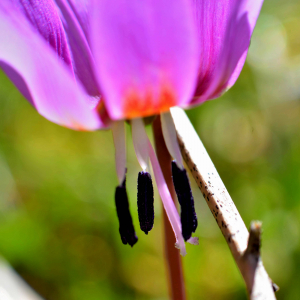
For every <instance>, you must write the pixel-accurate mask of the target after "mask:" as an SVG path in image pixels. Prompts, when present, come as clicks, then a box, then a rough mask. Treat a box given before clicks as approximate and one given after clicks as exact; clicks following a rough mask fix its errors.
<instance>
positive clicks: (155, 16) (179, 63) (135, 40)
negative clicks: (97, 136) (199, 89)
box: [91, 0, 198, 119]
mask: <svg viewBox="0 0 300 300" xmlns="http://www.w3.org/2000/svg"><path fill="white" fill-rule="evenodd" d="M91 44H92V50H93V54H94V57H95V61H96V71H97V74H98V79H99V85H100V88H101V91H102V92H103V96H104V102H105V105H106V107H107V109H108V113H109V115H110V117H111V118H112V119H124V118H134V117H140V116H148V115H153V114H157V113H160V112H162V111H166V110H167V109H168V108H169V107H171V106H174V105H180V104H185V103H187V102H188V100H189V99H190V97H191V96H192V93H193V90H194V86H195V80H196V73H197V66H198V63H197V61H198V56H197V53H198V49H197V46H198V42H197V39H196V29H195V24H194V21H193V18H192V10H191V4H190V0H176V1H173V0H143V1H141V0H131V1H128V0H114V1H111V0H101V1H97V0H94V1H93V7H92V16H91Z"/></svg>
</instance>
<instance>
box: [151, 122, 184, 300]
mask: <svg viewBox="0 0 300 300" xmlns="http://www.w3.org/2000/svg"><path fill="white" fill-rule="evenodd" d="M153 134H154V140H155V149H156V153H157V158H158V161H159V164H160V167H161V170H162V172H163V175H164V177H165V180H166V183H167V185H168V188H169V191H170V193H171V196H172V199H173V201H174V202H175V199H176V196H175V191H174V187H173V182H172V173H171V156H170V154H169V152H168V150H167V148H166V144H165V141H164V138H163V134H162V128H161V121H160V118H159V117H157V118H156V119H155V120H154V122H153ZM163 216H164V236H165V255H166V261H167V270H168V277H169V290H170V297H171V299H172V300H185V299H186V293H185V285H184V277H183V270H182V260H181V256H180V254H179V250H178V249H176V248H175V241H176V240H175V237H174V233H173V230H172V227H171V225H170V223H169V219H168V217H167V215H166V212H165V211H163Z"/></svg>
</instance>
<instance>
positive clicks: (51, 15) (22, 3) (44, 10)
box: [2, 0, 72, 68]
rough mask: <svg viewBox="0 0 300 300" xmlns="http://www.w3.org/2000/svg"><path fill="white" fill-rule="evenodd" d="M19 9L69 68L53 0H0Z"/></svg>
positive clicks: (66, 49)
mask: <svg viewBox="0 0 300 300" xmlns="http://www.w3.org/2000/svg"><path fill="white" fill-rule="evenodd" d="M2 1H3V2H10V3H12V4H14V6H15V8H19V9H20V11H21V12H22V13H23V15H24V16H25V17H26V18H27V20H28V21H29V22H30V23H31V25H33V27H34V28H35V29H36V30H37V31H38V32H39V33H40V35H41V36H42V37H43V38H44V39H45V40H46V41H47V43H48V44H49V45H50V46H51V47H52V48H53V49H54V51H55V52H56V53H57V54H58V56H59V57H60V58H61V59H62V60H63V61H64V62H65V63H66V64H67V65H69V66H70V67H71V68H72V66H71V55H70V51H69V48H68V43H67V39H66V35H65V32H64V28H63V25H62V22H61V20H60V17H59V14H58V10H57V7H56V5H55V3H54V2H53V0H2Z"/></svg>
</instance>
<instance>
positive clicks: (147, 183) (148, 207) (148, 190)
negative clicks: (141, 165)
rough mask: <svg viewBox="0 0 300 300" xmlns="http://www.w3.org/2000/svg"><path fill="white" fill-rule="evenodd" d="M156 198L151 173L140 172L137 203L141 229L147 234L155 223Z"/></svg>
mask: <svg viewBox="0 0 300 300" xmlns="http://www.w3.org/2000/svg"><path fill="white" fill-rule="evenodd" d="M153 204H154V198H153V185H152V179H151V175H150V173H148V172H139V176H138V193H137V205H138V213H139V221H140V227H141V230H142V231H144V232H145V233H146V234H148V232H149V231H150V230H151V229H152V227H153V224H154V206H153Z"/></svg>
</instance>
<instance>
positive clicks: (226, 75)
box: [191, 0, 263, 105]
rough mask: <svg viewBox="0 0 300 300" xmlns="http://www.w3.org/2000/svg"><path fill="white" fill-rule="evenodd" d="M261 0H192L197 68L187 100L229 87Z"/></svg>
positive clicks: (198, 99) (204, 97)
mask: <svg viewBox="0 0 300 300" xmlns="http://www.w3.org/2000/svg"><path fill="white" fill-rule="evenodd" d="M262 3H263V0H234V1H231V0H212V1H202V0H195V1H194V5H195V12H196V22H197V24H198V36H199V39H200V45H201V46H200V52H199V56H200V69H199V76H198V84H197V89H196V92H195V98H194V99H193V101H192V102H191V104H192V105H193V104H197V103H201V102H203V101H206V100H208V99H212V98H216V97H218V96H220V94H221V93H222V92H223V91H224V90H225V89H228V88H230V87H231V86H232V85H233V84H234V83H235V81H236V79H237V78H238V76H239V74H240V72H241V70H242V67H243V65H244V62H245V59H246V56H247V52H248V48H249V45H250V38H251V34H252V32H253V30H254V26H255V23H256V20H257V17H258V14H259V12H260V8H261V6H262Z"/></svg>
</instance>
